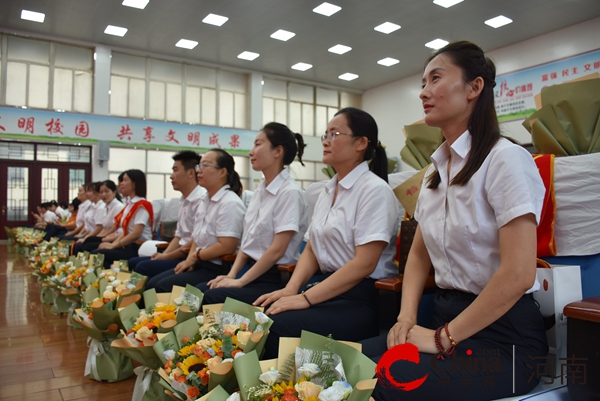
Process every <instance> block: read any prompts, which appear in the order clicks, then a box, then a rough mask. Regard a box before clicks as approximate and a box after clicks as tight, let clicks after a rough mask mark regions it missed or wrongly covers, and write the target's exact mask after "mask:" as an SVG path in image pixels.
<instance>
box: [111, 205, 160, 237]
mask: <svg viewBox="0 0 600 401" xmlns="http://www.w3.org/2000/svg"><path fill="white" fill-rule="evenodd" d="M140 207H142V208H144V209H146V211H147V212H148V214H149V215H150V227H153V226H154V211H153V210H152V203H150V202H148V201H147V200H145V199H142V200H139V201H137V202H135V203H134V204H133V205H131V209H129V212H128V213H127V216H125V218H124V219H123V225H122V226H121V227H122V228H123V235H127V230H128V229H129V222H130V221H131V219H132V218H133V216H135V212H137V210H138V209H139V208H140ZM125 209H127V207H124V208H123V209H121V211H120V212H119V214H117V215H116V216H115V224H116V225H117V227H119V226H120V225H121V218H122V217H123V213H125Z"/></svg>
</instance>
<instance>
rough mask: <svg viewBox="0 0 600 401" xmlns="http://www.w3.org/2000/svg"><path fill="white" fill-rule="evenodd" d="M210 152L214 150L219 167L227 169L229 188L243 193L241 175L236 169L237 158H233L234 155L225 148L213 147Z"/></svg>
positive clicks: (237, 192)
mask: <svg viewBox="0 0 600 401" xmlns="http://www.w3.org/2000/svg"><path fill="white" fill-rule="evenodd" d="M209 152H214V153H215V154H216V156H217V157H216V158H215V160H216V162H217V164H218V165H219V167H220V168H224V169H226V170H227V184H229V187H230V188H229V190H230V191H233V192H234V193H236V194H239V193H241V191H240V190H241V189H242V181H241V180H240V175H239V174H238V173H237V171H235V160H234V159H233V156H231V155H230V154H229V153H227V152H226V151H224V150H223V149H218V148H215V149H211V150H209Z"/></svg>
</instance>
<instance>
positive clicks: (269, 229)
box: [197, 123, 308, 304]
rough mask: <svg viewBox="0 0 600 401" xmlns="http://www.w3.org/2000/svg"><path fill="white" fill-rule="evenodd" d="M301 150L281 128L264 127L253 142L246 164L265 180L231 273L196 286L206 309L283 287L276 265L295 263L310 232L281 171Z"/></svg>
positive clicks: (299, 199) (294, 187) (300, 194)
mask: <svg viewBox="0 0 600 401" xmlns="http://www.w3.org/2000/svg"><path fill="white" fill-rule="evenodd" d="M296 142H297V143H296ZM304 146H305V145H304V141H303V139H302V136H301V135H299V134H294V133H292V131H290V129H289V128H288V127H286V126H285V125H283V124H279V123H269V124H267V125H265V126H264V127H263V129H262V130H261V131H260V133H259V134H258V135H257V136H256V138H255V139H254V147H253V148H252V150H250V163H251V164H252V168H253V169H254V170H255V171H261V172H262V173H263V175H264V177H265V179H264V181H263V182H261V184H260V185H259V186H258V188H257V189H256V191H255V192H254V195H253V196H252V200H251V201H250V204H249V205H248V210H247V211H246V216H245V217H244V233H243V235H242V241H241V247H240V249H239V251H238V253H237V257H236V259H235V262H233V265H232V267H231V270H230V271H229V273H228V274H227V275H220V276H218V277H216V278H215V279H213V280H210V281H208V282H205V283H201V284H199V285H197V287H198V288H200V289H201V290H202V291H203V292H204V303H206V304H213V303H221V302H224V301H225V298H227V297H230V298H235V299H237V300H240V301H242V302H246V303H251V302H253V301H254V300H256V298H258V297H259V296H261V295H262V294H265V293H267V292H271V291H275V290H277V289H280V288H281V287H282V284H281V275H280V272H279V271H278V270H277V265H278V264H282V263H296V261H297V260H298V257H299V249H300V245H301V243H302V238H303V236H304V233H305V232H306V228H307V226H308V217H307V214H308V206H307V204H306V199H305V198H304V191H303V190H302V188H301V187H300V185H299V184H298V183H297V182H296V181H295V180H294V179H293V178H292V177H290V174H289V172H288V170H287V169H286V168H285V166H288V165H290V164H291V163H292V162H293V161H294V159H295V158H296V155H298V159H299V160H300V162H302V153H303V151H304Z"/></svg>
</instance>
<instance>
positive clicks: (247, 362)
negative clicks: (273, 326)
mask: <svg viewBox="0 0 600 401" xmlns="http://www.w3.org/2000/svg"><path fill="white" fill-rule="evenodd" d="M233 367H234V370H235V373H236V376H237V379H238V383H239V386H240V393H239V395H232V396H230V397H229V398H228V400H229V401H232V400H235V399H238V400H239V399H240V398H241V399H242V400H244V401H267V400H268V401H298V400H304V401H317V400H320V401H342V400H349V401H368V400H369V397H370V396H371V393H372V391H373V388H374V387H375V382H376V379H373V376H374V375H375V363H374V362H373V361H371V360H370V359H369V358H367V357H366V356H365V355H363V354H362V353H361V352H360V344H355V343H347V342H341V341H335V340H333V339H331V338H327V337H323V336H320V335H317V334H313V333H310V332H306V331H304V332H302V335H301V337H300V338H281V339H280V343H279V358H277V359H274V360H268V361H261V362H259V360H258V355H257V354H256V353H254V352H252V353H249V354H247V355H244V356H242V357H240V358H238V359H236V360H235V361H234V362H233ZM217 401H220V400H217ZM223 401H224V400H223Z"/></svg>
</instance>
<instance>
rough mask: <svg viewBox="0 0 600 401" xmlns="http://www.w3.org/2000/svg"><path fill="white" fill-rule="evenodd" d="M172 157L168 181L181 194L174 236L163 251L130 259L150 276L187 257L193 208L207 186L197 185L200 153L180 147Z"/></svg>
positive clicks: (134, 267) (133, 268)
mask: <svg viewBox="0 0 600 401" xmlns="http://www.w3.org/2000/svg"><path fill="white" fill-rule="evenodd" d="M173 160H174V162H173V173H172V174H171V184H172V185H173V189H175V190H177V191H180V192H181V195H182V196H181V203H180V205H181V206H180V208H179V213H178V215H177V230H176V231H175V237H174V238H173V240H172V241H171V242H170V243H169V246H168V247H167V249H165V251H164V252H163V253H155V254H154V255H152V256H151V257H137V258H133V259H130V260H129V269H130V270H135V271H136V272H138V273H140V274H143V275H144V276H148V277H149V278H150V277H154V276H155V275H157V274H160V273H162V272H164V271H166V270H169V269H173V268H174V267H175V266H177V264H178V263H179V262H181V261H182V260H184V259H185V258H186V257H187V252H188V251H189V249H190V247H191V241H192V231H193V230H194V221H195V216H196V208H197V206H198V204H199V203H200V202H201V201H202V199H204V197H205V196H206V190H205V189H204V188H202V187H201V186H199V185H198V179H197V177H196V170H195V168H196V165H197V164H199V163H200V155H198V154H197V153H196V152H193V151H191V150H183V151H181V152H179V153H177V154H175V155H174V156H173Z"/></svg>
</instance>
